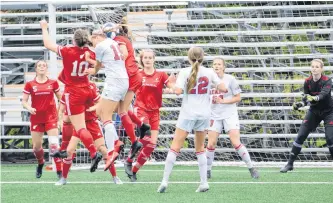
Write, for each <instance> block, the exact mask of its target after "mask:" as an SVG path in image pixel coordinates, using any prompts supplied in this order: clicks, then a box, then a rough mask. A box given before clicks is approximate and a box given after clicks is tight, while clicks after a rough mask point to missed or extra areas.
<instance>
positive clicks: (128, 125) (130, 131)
mask: <svg viewBox="0 0 333 203" xmlns="http://www.w3.org/2000/svg"><path fill="white" fill-rule="evenodd" d="M119 116H120V119H121V123H122V124H123V126H124V128H125V131H126V134H127V135H128V136H129V138H130V140H131V142H132V144H133V143H134V142H135V141H136V136H135V132H134V126H133V123H132V120H131V118H130V117H129V116H128V115H127V113H122V114H120V115H119Z"/></svg>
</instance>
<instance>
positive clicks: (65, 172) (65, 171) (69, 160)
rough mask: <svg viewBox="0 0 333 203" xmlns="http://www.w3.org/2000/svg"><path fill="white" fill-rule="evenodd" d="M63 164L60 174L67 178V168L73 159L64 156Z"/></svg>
mask: <svg viewBox="0 0 333 203" xmlns="http://www.w3.org/2000/svg"><path fill="white" fill-rule="evenodd" d="M63 162H64V164H63V166H62V176H63V177H64V178H67V176H68V173H69V169H70V168H71V166H72V162H73V160H72V159H68V158H66V159H64V161H63Z"/></svg>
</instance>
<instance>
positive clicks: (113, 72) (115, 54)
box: [95, 38, 128, 79]
mask: <svg viewBox="0 0 333 203" xmlns="http://www.w3.org/2000/svg"><path fill="white" fill-rule="evenodd" d="M95 53H96V60H97V61H99V62H101V63H102V64H103V66H104V70H105V76H106V79H108V78H110V79H113V78H128V75H127V72H126V67H125V61H124V60H123V59H122V54H121V52H120V48H119V45H118V43H117V42H116V41H114V40H112V39H110V38H107V39H105V40H104V41H102V42H100V43H98V44H97V46H96V49H95Z"/></svg>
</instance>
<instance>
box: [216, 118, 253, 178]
mask: <svg viewBox="0 0 333 203" xmlns="http://www.w3.org/2000/svg"><path fill="white" fill-rule="evenodd" d="M222 122H223V126H224V129H225V131H226V132H227V133H228V135H229V137H230V141H231V144H232V146H233V147H234V148H235V150H236V152H237V153H238V155H239V156H240V157H241V158H242V160H243V161H244V163H245V164H246V166H247V168H248V169H249V171H250V174H251V177H252V178H255V179H258V178H259V172H258V170H257V169H256V168H254V167H253V164H252V161H251V157H250V154H249V152H248V151H247V149H246V147H245V146H244V145H243V144H242V143H241V141H240V131H239V129H240V128H239V119H238V114H234V115H232V116H231V117H230V118H226V119H223V121H222Z"/></svg>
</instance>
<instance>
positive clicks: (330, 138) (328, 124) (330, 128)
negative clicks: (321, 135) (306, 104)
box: [324, 110, 333, 159]
mask: <svg viewBox="0 0 333 203" xmlns="http://www.w3.org/2000/svg"><path fill="white" fill-rule="evenodd" d="M324 124H325V137H326V144H327V147H328V150H329V152H330V154H331V158H332V159H333V110H332V111H330V112H329V113H327V115H326V116H325V118H324Z"/></svg>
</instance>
